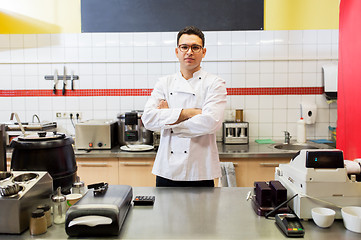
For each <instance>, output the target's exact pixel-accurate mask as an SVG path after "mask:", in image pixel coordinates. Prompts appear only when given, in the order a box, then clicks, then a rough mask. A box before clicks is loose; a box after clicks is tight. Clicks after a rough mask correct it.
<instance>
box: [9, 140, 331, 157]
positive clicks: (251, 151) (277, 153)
mask: <svg viewBox="0 0 361 240" xmlns="http://www.w3.org/2000/svg"><path fill="white" fill-rule="evenodd" d="M281 143H282V142H276V143H274V144H258V143H256V142H250V143H249V144H244V145H230V144H229V145H227V144H223V143H222V142H217V146H218V152H219V157H220V158H221V159H222V158H292V157H293V156H295V154H296V153H297V152H298V151H295V150H280V149H275V148H274V147H273V146H274V145H276V144H281ZM307 144H310V145H314V146H317V147H318V148H334V147H332V146H329V145H327V144H318V143H313V142H307ZM11 153H12V148H8V149H7V158H11ZM74 153H75V156H76V158H153V159H154V158H155V156H156V153H157V152H156V151H155V150H152V151H145V152H125V151H122V150H120V147H119V146H116V147H114V148H112V149H110V150H91V151H87V150H79V149H76V148H74Z"/></svg>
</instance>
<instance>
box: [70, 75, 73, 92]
mask: <svg viewBox="0 0 361 240" xmlns="http://www.w3.org/2000/svg"><path fill="white" fill-rule="evenodd" d="M70 81H71V90H74V71H71V76H70Z"/></svg>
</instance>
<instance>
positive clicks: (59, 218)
mask: <svg viewBox="0 0 361 240" xmlns="http://www.w3.org/2000/svg"><path fill="white" fill-rule="evenodd" d="M51 200H52V202H53V221H54V223H55V224H62V223H65V214H66V198H65V196H64V195H63V194H61V187H58V189H57V194H56V195H54V196H52V197H51Z"/></svg>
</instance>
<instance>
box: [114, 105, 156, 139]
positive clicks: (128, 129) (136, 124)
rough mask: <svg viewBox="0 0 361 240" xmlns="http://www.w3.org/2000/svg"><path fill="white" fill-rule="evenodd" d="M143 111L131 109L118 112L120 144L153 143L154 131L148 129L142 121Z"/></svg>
mask: <svg viewBox="0 0 361 240" xmlns="http://www.w3.org/2000/svg"><path fill="white" fill-rule="evenodd" d="M142 114H143V112H142V111H131V112H126V113H121V114H118V116H117V117H118V119H119V144H120V145H121V146H123V145H142V144H146V145H152V144H153V135H152V134H153V132H152V131H149V130H147V129H146V128H145V127H144V125H143V122H142V119H141V117H142Z"/></svg>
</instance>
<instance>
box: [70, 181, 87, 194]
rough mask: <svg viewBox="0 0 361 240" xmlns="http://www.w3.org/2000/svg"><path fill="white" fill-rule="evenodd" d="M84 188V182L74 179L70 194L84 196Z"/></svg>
mask: <svg viewBox="0 0 361 240" xmlns="http://www.w3.org/2000/svg"><path fill="white" fill-rule="evenodd" d="M86 190H87V189H86V187H85V184H84V182H82V181H80V179H79V177H77V178H76V182H74V183H73V185H72V188H71V193H79V194H81V195H84V194H85V192H86Z"/></svg>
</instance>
